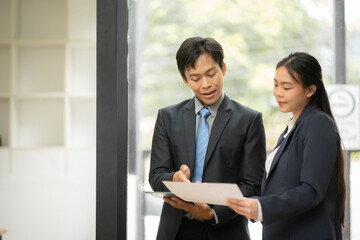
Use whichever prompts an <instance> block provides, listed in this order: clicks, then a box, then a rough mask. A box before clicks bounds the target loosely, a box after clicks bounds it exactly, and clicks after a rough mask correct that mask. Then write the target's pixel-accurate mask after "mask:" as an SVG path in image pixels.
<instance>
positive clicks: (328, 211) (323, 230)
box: [259, 103, 342, 240]
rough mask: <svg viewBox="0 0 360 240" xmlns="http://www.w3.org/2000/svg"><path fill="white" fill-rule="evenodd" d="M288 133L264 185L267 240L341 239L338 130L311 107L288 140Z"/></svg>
mask: <svg viewBox="0 0 360 240" xmlns="http://www.w3.org/2000/svg"><path fill="white" fill-rule="evenodd" d="M286 132H287V129H285V131H284V132H283V133H282V134H281V136H280V138H279V141H278V144H277V146H280V148H279V150H278V151H277V153H276V155H275V157H274V160H273V163H272V165H271V167H270V170H269V174H268V177H267V179H266V177H265V176H266V175H265V176H264V179H263V183H262V190H261V192H262V193H261V196H262V197H261V198H259V201H260V203H261V207H262V212H263V239H264V240H272V239H274V240H281V239H286V240H297V239H298V240H304V239H306V240H311V239H314V240H322V239H342V236H341V224H340V222H339V220H338V216H337V211H336V204H335V197H336V191H335V178H336V166H335V165H336V164H335V162H336V160H337V156H338V153H339V147H340V137H339V133H338V130H337V127H336V126H335V124H334V122H333V121H332V119H331V118H330V117H329V116H328V115H327V114H325V113H324V112H322V111H321V110H320V109H319V108H318V107H317V106H316V105H315V104H312V103H310V104H308V106H306V107H305V109H304V110H303V112H302V113H301V114H300V116H299V118H298V119H297V121H296V123H295V125H294V127H293V128H292V130H291V132H290V133H289V135H288V136H287V137H286V138H285V139H284V138H283V136H284V134H285V133H286ZM277 146H276V147H277Z"/></svg>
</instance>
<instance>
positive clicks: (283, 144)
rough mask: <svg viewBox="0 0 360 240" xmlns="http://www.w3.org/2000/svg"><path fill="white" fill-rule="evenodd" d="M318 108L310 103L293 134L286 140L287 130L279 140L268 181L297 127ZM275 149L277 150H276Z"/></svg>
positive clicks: (298, 120) (294, 127) (301, 115)
mask: <svg viewBox="0 0 360 240" xmlns="http://www.w3.org/2000/svg"><path fill="white" fill-rule="evenodd" d="M316 107H317V106H316V105H315V104H312V103H309V104H308V105H307V106H306V107H305V109H304V110H303V111H302V113H301V114H300V116H299V118H298V119H297V120H296V123H295V125H294V126H293V128H292V129H291V132H290V133H289V134H288V136H287V137H286V138H285V139H283V138H284V135H285V134H286V132H287V128H286V129H285V131H284V132H283V133H282V134H281V136H280V138H279V141H278V144H277V145H276V147H278V146H279V145H280V147H279V149H278V151H277V152H276V154H275V156H274V160H273V162H272V163H271V167H270V170H269V174H268V179H269V177H270V174H271V172H272V171H273V169H274V168H275V167H276V164H277V163H278V161H279V159H280V157H281V155H282V153H283V152H284V149H285V148H286V145H287V144H288V142H289V141H290V140H291V136H292V134H293V133H294V131H295V130H296V127H297V126H298V125H299V124H300V122H301V121H302V119H304V118H305V117H306V116H307V115H308V114H309V112H311V111H312V110H313V109H315V108H316ZM276 147H275V148H276Z"/></svg>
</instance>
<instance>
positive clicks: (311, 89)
mask: <svg viewBox="0 0 360 240" xmlns="http://www.w3.org/2000/svg"><path fill="white" fill-rule="evenodd" d="M316 89H317V87H316V85H315V84H311V85H310V87H308V90H309V92H308V93H307V95H306V96H307V97H311V96H312V95H314V93H315V92H316Z"/></svg>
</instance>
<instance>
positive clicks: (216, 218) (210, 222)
mask: <svg viewBox="0 0 360 240" xmlns="http://www.w3.org/2000/svg"><path fill="white" fill-rule="evenodd" d="M211 211H213V213H214V218H212V219H210V220H206V222H207V223H209V224H211V225H216V224H218V223H219V219H218V217H217V216H216V212H215V210H214V209H213V208H211Z"/></svg>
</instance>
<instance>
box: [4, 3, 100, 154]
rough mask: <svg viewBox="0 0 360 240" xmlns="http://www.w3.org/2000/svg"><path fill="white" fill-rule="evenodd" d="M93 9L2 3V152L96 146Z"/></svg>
mask: <svg viewBox="0 0 360 240" xmlns="http://www.w3.org/2000/svg"><path fill="white" fill-rule="evenodd" d="M94 2H95V1H92V3H94ZM89 3H90V4H89ZM94 6H95V4H91V2H89V1H87V0H0V111H1V115H0V137H1V139H2V146H1V147H6V148H9V149H10V150H11V151H14V150H16V149H23V148H26V149H31V148H36V149H38V148H48V147H64V148H65V149H67V148H69V149H72V148H79V147H80V148H94V146H95V96H96V80H95V78H96V60H95V54H96V44H95V34H96V24H95V21H96V8H95V7H94ZM44 19H46V21H44Z"/></svg>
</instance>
